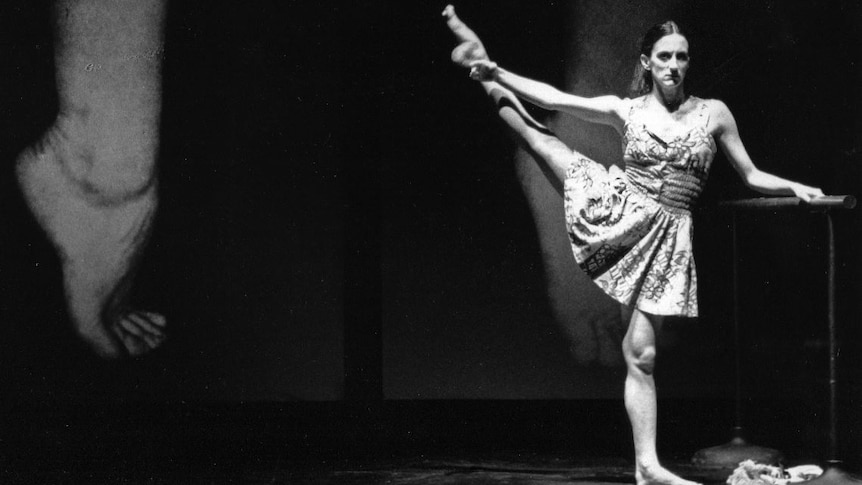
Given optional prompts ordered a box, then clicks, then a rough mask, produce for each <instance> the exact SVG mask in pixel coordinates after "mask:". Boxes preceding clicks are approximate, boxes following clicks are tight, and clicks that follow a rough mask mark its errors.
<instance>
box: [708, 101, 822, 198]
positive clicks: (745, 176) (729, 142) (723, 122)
mask: <svg viewBox="0 0 862 485" xmlns="http://www.w3.org/2000/svg"><path fill="white" fill-rule="evenodd" d="M711 111H712V117H713V119H714V120H715V122H716V123H717V125H718V130H717V135H718V136H717V140H718V144H719V146H720V147H721V149H722V151H723V152H724V154H725V155H726V156H727V158H728V160H730V163H731V164H732V165H733V168H734V169H735V170H736V172H737V173H739V176H740V177H742V180H743V182H745V185H747V186H748V187H749V188H751V189H753V190H756V191H758V192H760V193H763V194H768V195H795V196H796V197H799V198H800V199H802V200H804V201H806V202H807V201H810V200H811V199H812V198H814V197H819V196H822V195H823V192H822V191H821V190H820V189H818V188H815V187H809V186H807V185H803V184H800V183H798V182H793V181H790V180H787V179H784V178H781V177H778V176H776V175H772V174H770V173H766V172H764V171H762V170H760V169H759V168H757V167H756V166H755V165H754V162H752V161H751V157H749V156H748V152H747V151H746V150H745V146H744V145H743V144H742V139H741V138H740V137H739V129H738V128H737V126H736V120H735V119H734V118H733V114H732V113H731V112H730V110H729V109H728V108H727V106H726V105H725V104H724V103H722V102H721V101H713V107H712V110H711Z"/></svg>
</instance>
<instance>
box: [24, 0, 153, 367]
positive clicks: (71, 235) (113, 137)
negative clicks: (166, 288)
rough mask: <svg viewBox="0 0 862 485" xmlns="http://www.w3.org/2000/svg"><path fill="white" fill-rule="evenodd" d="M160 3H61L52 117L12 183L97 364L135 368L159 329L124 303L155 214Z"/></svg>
mask: <svg viewBox="0 0 862 485" xmlns="http://www.w3.org/2000/svg"><path fill="white" fill-rule="evenodd" d="M165 2H166V0H58V1H57V3H56V4H55V5H54V21H55V70H56V83H57V90H58V94H59V113H58V114H57V118H56V120H55V121H54V124H53V125H52V126H51V127H50V128H49V129H48V130H47V132H46V133H45V134H44V135H43V136H42V138H41V140H39V142H37V143H36V144H35V145H34V146H32V147H30V148H29V149H27V150H25V151H24V152H23V153H21V154H20V155H19V157H18V165H17V167H18V170H17V174H18V182H19V185H20V187H21V190H22V192H23V194H24V197H25V199H26V200H27V203H28V205H29V207H30V209H31V210H32V211H33V214H34V215H35V217H36V219H37V220H38V222H39V224H40V225H41V227H42V228H43V229H44V230H45V232H46V233H47V235H48V237H49V238H50V240H51V241H52V242H53V244H54V246H55V247H56V249H57V251H58V252H59V255H60V260H61V263H62V271H63V283H64V289H65V294H66V301H67V304H68V308H69V314H70V317H71V320H72V323H73V325H74V327H75V330H76V331H77V333H78V335H79V336H80V337H81V338H82V339H83V340H84V341H85V342H86V343H87V344H88V345H89V346H90V347H91V348H92V349H93V350H94V351H95V352H96V353H97V354H98V355H100V356H102V357H104V358H118V357H123V356H138V355H142V354H144V353H146V352H148V351H150V350H152V349H155V348H156V347H158V346H159V345H160V344H161V343H162V342H163V340H164V338H165V318H164V317H163V316H162V315H159V314H156V313H151V312H147V311H140V310H132V309H130V308H129V307H128V306H127V305H128V301H127V299H128V291H129V286H130V284H131V279H132V276H133V273H134V269H135V263H136V260H137V259H138V256H139V255H140V252H141V250H142V249H143V247H144V244H145V242H146V240H147V237H148V235H149V233H150V227H151V222H152V219H153V215H154V213H155V210H156V202H157V200H156V197H157V196H156V172H155V163H156V157H157V155H158V151H159V115H160V111H161V66H162V53H163V30H164V17H165V8H166V6H165Z"/></svg>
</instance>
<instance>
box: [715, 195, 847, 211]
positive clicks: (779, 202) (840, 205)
mask: <svg viewBox="0 0 862 485" xmlns="http://www.w3.org/2000/svg"><path fill="white" fill-rule="evenodd" d="M718 206H719V207H721V208H726V209H786V208H793V207H800V208H809V209H812V210H832V209H852V208H854V207H856V197H854V196H852V195H824V196H823V197H816V198H814V199H812V200H811V202H808V203H805V202H802V199H800V198H798V197H757V198H754V199H739V200H725V201H722V202H719V203H718Z"/></svg>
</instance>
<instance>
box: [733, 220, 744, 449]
mask: <svg viewBox="0 0 862 485" xmlns="http://www.w3.org/2000/svg"><path fill="white" fill-rule="evenodd" d="M732 231H733V236H732V237H733V242H732V244H733V249H732V251H733V346H734V352H733V353H734V359H735V366H736V369H735V371H736V385H735V387H736V403H735V404H736V409H735V416H734V425H733V442H735V443H739V444H741V443H743V442H744V439H743V437H742V345H741V344H742V340H741V338H740V328H739V241H738V239H737V227H736V211H734V212H733V229H732Z"/></svg>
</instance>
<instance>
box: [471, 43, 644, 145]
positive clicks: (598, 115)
mask: <svg viewBox="0 0 862 485" xmlns="http://www.w3.org/2000/svg"><path fill="white" fill-rule="evenodd" d="M471 68H472V70H471V72H470V75H471V77H472V78H473V79H476V80H479V81H496V82H497V83H499V84H500V85H501V86H503V87H505V88H507V89H509V90H510V91H512V92H513V93H515V95H516V96H518V97H519V98H521V99H524V100H525V101H527V102H529V103H531V104H534V105H536V106H539V107H540V108H544V109H547V110H552V111H560V112H563V113H568V114H571V115H574V116H577V117H578V118H580V119H582V120H585V121H590V122H594V123H601V124H604V125H610V126H613V127H614V128H615V129H616V130H617V132H620V133H622V130H623V124H624V123H625V117H626V112H627V108H628V105H627V103H626V100H623V99H620V98H619V97H617V96H598V97H595V98H585V97H582V96H575V95H573V94H569V93H565V92H563V91H560V90H559V89H557V88H555V87H553V86H550V85H548V84H545V83H543V82H539V81H534V80H532V79H529V78H526V77H524V76H519V75H518V74H515V73H512V72H509V71H507V70H505V69H503V68H501V67H499V66H497V64H496V63H494V62H491V61H488V60H477V61H474V62H473V63H471Z"/></svg>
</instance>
